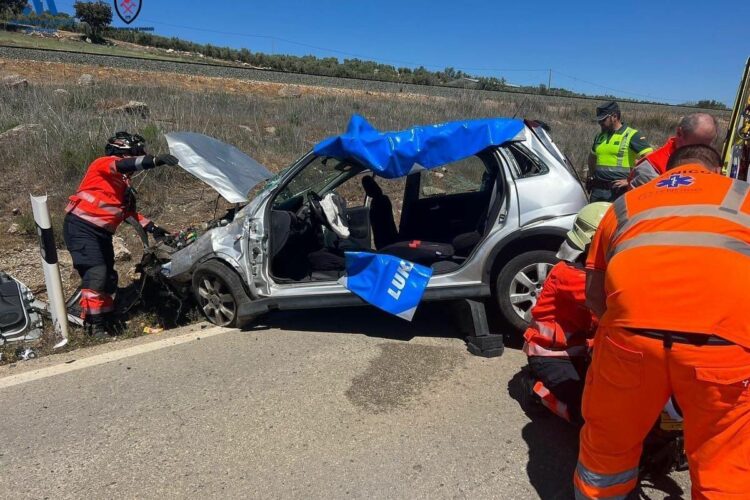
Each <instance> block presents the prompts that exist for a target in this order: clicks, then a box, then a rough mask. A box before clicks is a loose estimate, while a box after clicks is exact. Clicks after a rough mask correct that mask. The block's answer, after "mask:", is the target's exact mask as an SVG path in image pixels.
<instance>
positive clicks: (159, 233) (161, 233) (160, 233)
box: [145, 222, 169, 241]
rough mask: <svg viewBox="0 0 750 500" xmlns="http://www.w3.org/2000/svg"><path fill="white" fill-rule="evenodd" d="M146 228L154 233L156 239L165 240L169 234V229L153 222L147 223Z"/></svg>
mask: <svg viewBox="0 0 750 500" xmlns="http://www.w3.org/2000/svg"><path fill="white" fill-rule="evenodd" d="M145 229H146V231H147V232H149V233H151V234H153V235H154V239H155V240H157V241H158V240H163V239H164V238H165V237H166V236H167V235H168V234H169V231H166V230H164V229H162V228H160V227H159V226H157V225H156V224H154V223H153V222H149V223H148V224H147V225H146V228H145Z"/></svg>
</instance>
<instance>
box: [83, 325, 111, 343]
mask: <svg viewBox="0 0 750 500" xmlns="http://www.w3.org/2000/svg"><path fill="white" fill-rule="evenodd" d="M84 328H85V330H86V334H87V335H88V336H90V337H94V338H95V339H100V340H101V339H108V338H109V332H108V331H107V327H106V325H105V324H104V323H102V322H96V323H85V324H84Z"/></svg>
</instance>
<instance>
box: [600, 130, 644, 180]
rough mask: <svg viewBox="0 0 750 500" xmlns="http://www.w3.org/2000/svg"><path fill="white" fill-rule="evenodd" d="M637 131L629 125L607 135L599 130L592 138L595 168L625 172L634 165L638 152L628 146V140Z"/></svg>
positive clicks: (625, 173) (627, 172)
mask: <svg viewBox="0 0 750 500" xmlns="http://www.w3.org/2000/svg"><path fill="white" fill-rule="evenodd" d="M637 132H638V131H637V130H636V129H634V128H631V127H625V128H624V130H621V131H619V132H615V133H614V134H612V135H611V136H609V137H607V135H608V134H607V133H606V132H601V133H600V134H599V135H597V136H596V139H594V154H595V155H596V170H606V171H610V172H613V173H618V174H624V175H625V176H627V174H629V173H630V169H631V168H632V167H634V166H635V162H636V160H638V154H637V153H636V152H635V151H633V150H632V149H631V147H630V140H631V139H632V138H633V136H634V135H635V134H636V133H637Z"/></svg>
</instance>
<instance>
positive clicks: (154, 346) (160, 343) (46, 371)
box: [0, 327, 236, 389]
mask: <svg viewBox="0 0 750 500" xmlns="http://www.w3.org/2000/svg"><path fill="white" fill-rule="evenodd" d="M232 331H236V330H232V329H230V328H219V327H216V328H211V329H207V330H198V331H194V332H189V333H185V334H183V335H178V336H176V337H170V338H167V339H162V340H157V341H154V342H148V343H145V344H139V345H136V346H133V347H128V348H126V349H121V350H118V351H111V352H105V353H102V354H97V355H94V356H90V357H88V358H82V359H77V360H76V361H75V362H74V363H66V362H63V363H60V364H59V365H53V366H48V367H46V368H40V369H38V370H32V371H28V372H24V373H19V374H17V375H10V376H7V377H5V378H0V389H4V388H6V387H13V386H15V385H20V384H25V383H27V382H32V381H34V380H40V379H43V378H47V377H54V376H55V375H62V374H63V373H68V372H72V371H76V370H82V369H84V368H91V367H92V366H98V365H103V364H104V363H110V362H112V361H117V360H119V359H124V358H129V357H131V356H137V355H138V354H144V353H147V352H152V351H157V350H159V349H164V348H165V347H172V346H176V345H180V344H185V343H187V342H192V341H193V340H196V339H198V338H201V339H204V338H207V337H213V336H214V335H221V334H222V333H227V332H232Z"/></svg>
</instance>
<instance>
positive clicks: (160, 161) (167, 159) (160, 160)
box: [154, 154, 180, 167]
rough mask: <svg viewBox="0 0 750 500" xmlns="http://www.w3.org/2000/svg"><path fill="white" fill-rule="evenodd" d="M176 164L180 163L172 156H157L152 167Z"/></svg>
mask: <svg viewBox="0 0 750 500" xmlns="http://www.w3.org/2000/svg"><path fill="white" fill-rule="evenodd" d="M178 163H180V160H179V159H177V157H176V156H172V155H169V154H164V155H159V156H157V157H156V158H154V165H156V166H157V167H160V166H162V165H169V166H175V165H177V164H178Z"/></svg>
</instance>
